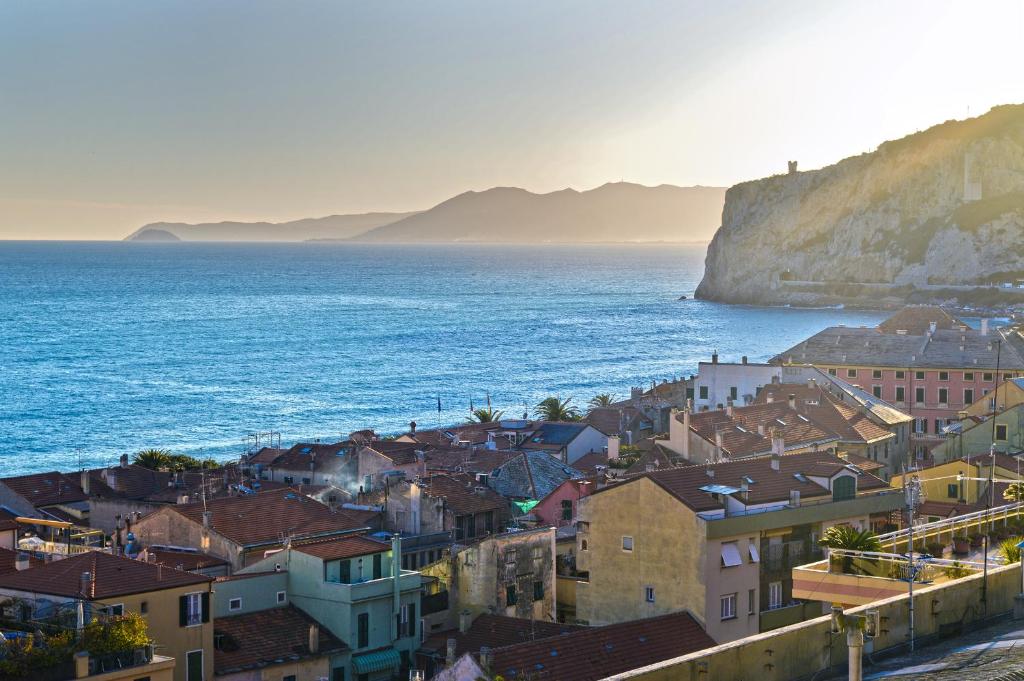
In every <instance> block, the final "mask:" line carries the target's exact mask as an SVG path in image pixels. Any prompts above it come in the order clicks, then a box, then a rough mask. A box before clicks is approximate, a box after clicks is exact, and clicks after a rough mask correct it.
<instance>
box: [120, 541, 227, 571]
mask: <svg viewBox="0 0 1024 681" xmlns="http://www.w3.org/2000/svg"><path fill="white" fill-rule="evenodd" d="M144 553H145V555H146V558H145V561H146V562H147V563H152V564H154V565H163V566H165V567H169V568H172V569H175V570H184V571H186V572H192V571H195V570H204V569H206V568H212V567H219V566H222V565H228V562H227V561H226V560H224V559H223V558H218V557H217V556H211V555H210V554H208V553H201V552H199V551H184V550H181V549H171V548H162V547H160V548H158V547H146V548H145V549H144ZM141 558H142V556H141V555H140V559H141Z"/></svg>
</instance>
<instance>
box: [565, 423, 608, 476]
mask: <svg viewBox="0 0 1024 681" xmlns="http://www.w3.org/2000/svg"><path fill="white" fill-rule="evenodd" d="M607 446H608V436H607V435H605V434H604V433H602V432H601V431H599V430H598V429H597V428H594V427H593V426H587V427H586V428H584V429H583V432H582V433H580V434H579V435H577V436H576V437H575V439H573V441H572V442H570V443H569V445H568V446H567V447H566V448H565V455H566V458H567V461H568V463H569V465H570V466H571V465H572V464H573V463H575V462H576V461H577V460H578V459H579V458H580V457H582V456H585V455H587V454H589V453H590V452H603V451H604V448H605V447H607Z"/></svg>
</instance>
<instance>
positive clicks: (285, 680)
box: [281, 674, 295, 681]
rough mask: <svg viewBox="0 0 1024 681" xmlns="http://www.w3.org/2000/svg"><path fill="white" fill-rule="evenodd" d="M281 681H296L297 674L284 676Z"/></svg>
mask: <svg viewBox="0 0 1024 681" xmlns="http://www.w3.org/2000/svg"><path fill="white" fill-rule="evenodd" d="M281 681H295V674H289V675H288V676H282V677H281Z"/></svg>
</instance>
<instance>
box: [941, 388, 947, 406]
mask: <svg viewBox="0 0 1024 681" xmlns="http://www.w3.org/2000/svg"><path fill="white" fill-rule="evenodd" d="M939 404H949V388H939Z"/></svg>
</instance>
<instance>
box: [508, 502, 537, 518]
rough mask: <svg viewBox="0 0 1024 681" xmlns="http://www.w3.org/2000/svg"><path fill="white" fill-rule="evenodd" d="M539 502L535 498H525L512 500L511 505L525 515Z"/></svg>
mask: <svg viewBox="0 0 1024 681" xmlns="http://www.w3.org/2000/svg"><path fill="white" fill-rule="evenodd" d="M539 503H540V502H539V501H537V500H536V499H527V500H526V501H513V502H512V505H513V506H515V507H516V508H518V509H519V512H520V513H522V514H523V515H526V514H527V513H529V512H530V511H532V510H533V507H534V506H536V505H537V504H539Z"/></svg>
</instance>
